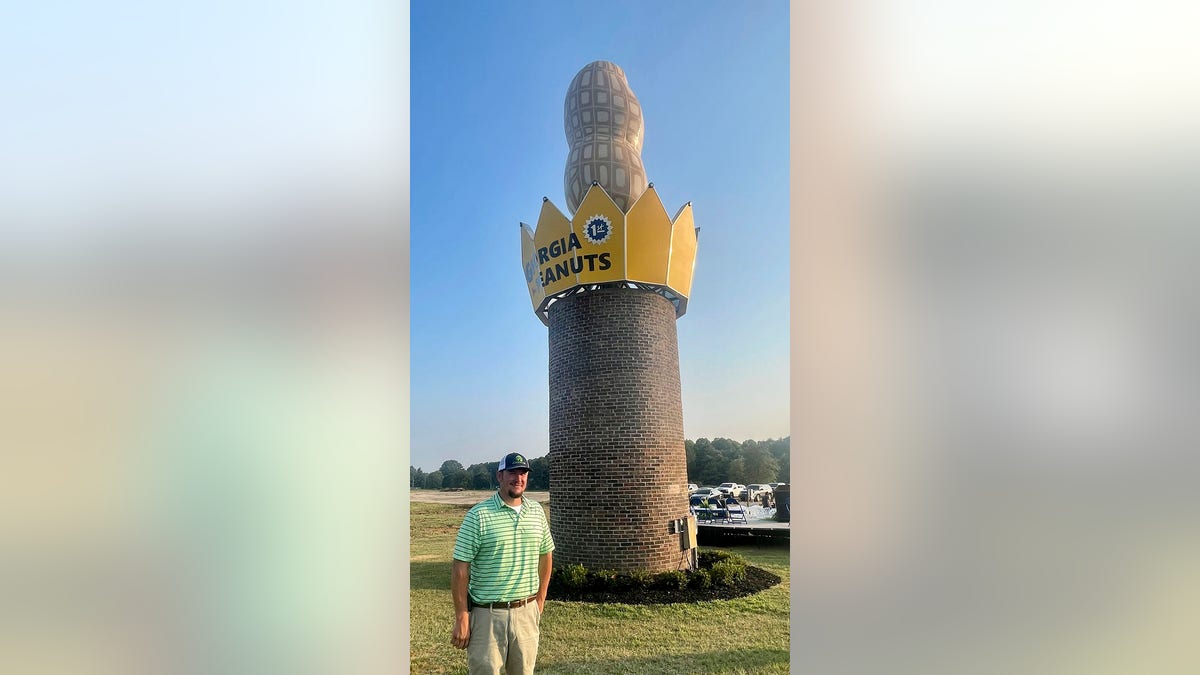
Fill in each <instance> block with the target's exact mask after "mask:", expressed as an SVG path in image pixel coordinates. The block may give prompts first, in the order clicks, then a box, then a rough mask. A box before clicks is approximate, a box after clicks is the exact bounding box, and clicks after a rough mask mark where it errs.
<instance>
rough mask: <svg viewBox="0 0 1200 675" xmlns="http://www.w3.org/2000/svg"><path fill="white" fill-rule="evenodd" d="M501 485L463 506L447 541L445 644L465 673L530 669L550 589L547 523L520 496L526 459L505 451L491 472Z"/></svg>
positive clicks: (524, 673) (520, 674) (525, 674)
mask: <svg viewBox="0 0 1200 675" xmlns="http://www.w3.org/2000/svg"><path fill="white" fill-rule="evenodd" d="M496 478H497V480H498V481H499V483H500V489H499V490H497V492H496V494H494V495H492V496H491V498H490V499H487V500H486V501H482V502H480V503H478V504H476V505H475V506H474V507H472V508H471V510H470V511H467V515H466V517H465V518H463V524H462V527H460V528H458V538H457V539H456V540H455V542H454V564H453V569H452V571H451V573H450V593H451V595H452V596H453V597H454V628H453V629H452V631H451V633H450V644H452V645H454V646H455V647H458V648H459V649H466V650H467V667H468V668H469V670H470V672H471V675H477V674H481V673H488V674H492V675H495V674H498V673H500V672H501V668H503V669H504V671H505V672H506V673H507V675H532V673H533V666H534V663H536V661H537V650H538V638H539V636H540V635H541V631H540V628H539V626H540V625H541V621H542V611H543V609H544V608H545V606H546V591H547V589H549V587H550V567H551V551H553V550H554V540H553V539H551V537H550V523H548V522H547V521H546V512H545V511H543V510H542V505H541V504H538V503H537V502H535V501H532V500H528V499H524V498H523V496H524V494H525V486H526V484H527V483H528V481H529V464H528V463H527V462H526V461H525V457H524V456H523V455H521V454H519V453H516V452H510V453H509V454H507V455H505V456H504V458H503V459H501V460H500V467H499V469H498V470H497V472H496Z"/></svg>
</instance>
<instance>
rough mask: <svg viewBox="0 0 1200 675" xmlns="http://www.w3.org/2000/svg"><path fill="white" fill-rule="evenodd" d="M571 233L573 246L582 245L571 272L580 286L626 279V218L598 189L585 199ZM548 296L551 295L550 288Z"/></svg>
mask: <svg viewBox="0 0 1200 675" xmlns="http://www.w3.org/2000/svg"><path fill="white" fill-rule="evenodd" d="M571 231H572V234H574V235H575V240H574V241H573V242H572V244H574V243H578V244H579V248H578V249H577V250H575V251H574V253H575V255H576V257H577V258H578V260H577V262H576V263H575V268H574V269H573V270H571V271H573V272H575V274H574V275H573V276H574V277H578V280H579V283H581V284H598V283H603V282H606V281H620V280H622V279H624V278H625V214H624V213H622V212H621V209H620V208H619V207H617V205H616V203H615V202H613V200H612V198H611V197H609V196H608V194H607V193H605V192H604V189H603V188H601V187H600V186H599V185H593V186H592V187H591V188H589V189H588V191H587V194H586V195H584V197H583V201H582V202H580V204H579V209H577V210H576V211H575V217H574V218H572V219H571ZM556 271H557V270H556ZM546 292H547V293H550V292H551V291H550V289H549V287H547V289H546Z"/></svg>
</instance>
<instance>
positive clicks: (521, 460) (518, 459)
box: [513, 455, 525, 464]
mask: <svg viewBox="0 0 1200 675" xmlns="http://www.w3.org/2000/svg"><path fill="white" fill-rule="evenodd" d="M513 461H515V462H518V463H521V464H524V463H525V458H524V457H522V456H520V455H517V456H516V457H515V458H514V459H513Z"/></svg>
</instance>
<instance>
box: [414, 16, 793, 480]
mask: <svg viewBox="0 0 1200 675" xmlns="http://www.w3.org/2000/svg"><path fill="white" fill-rule="evenodd" d="M787 18H788V7H787V4H786V3H784V2H757V3H724V2H701V3H695V2H655V3H643V2H617V3H606V4H605V5H604V6H603V11H597V9H596V6H595V5H587V4H583V3H575V4H569V5H560V4H559V3H551V2H542V3H521V4H513V3H491V4H483V3H478V4H474V3H473V4H470V5H464V4H458V3H442V2H426V1H418V2H413V3H412V13H411V31H412V32H411V49H412V51H411V58H412V61H411V80H410V81H411V87H412V89H411V105H412V116H411V148H412V155H411V172H412V173H411V195H412V197H411V199H412V201H411V237H412V257H411V259H412V297H411V326H412V329H411V330H412V333H411V339H412V341H411V374H412V380H411V383H412V388H411V400H412V408H411V411H412V424H411V428H412V464H413V465H414V466H418V467H421V468H423V469H425V470H427V471H430V470H433V469H435V468H437V466H439V465H440V464H441V463H442V461H444V460H446V459H457V460H459V461H461V462H463V463H464V464H471V463H475V462H481V461H496V460H498V459H499V458H500V456H501V455H502V454H503V453H504V452H508V451H511V450H520V451H522V452H525V453H527V454H530V455H533V456H540V455H543V454H545V452H546V447H547V415H548V411H547V407H548V402H547V337H546V328H545V327H544V326H543V325H542V324H541V322H539V321H538V320H537V318H536V317H535V316H534V314H533V312H532V310H531V307H530V304H529V297H528V293H527V291H526V289H525V284H524V280H523V277H522V274H521V265H520V239H519V237H518V233H519V229H518V223H519V222H521V221H524V222H526V223H529V224H531V225H532V224H533V223H535V222H536V220H537V214H538V210H539V208H540V206H541V198H542V196H547V197H549V198H550V199H551V200H552V201H553V202H554V203H555V204H557V205H558V206H559V207H560V208H561V209H563V210H564V211H565V209H566V204H565V201H566V200H565V198H564V195H563V187H562V185H563V167H564V161H565V159H566V154H567V149H568V148H567V143H566V139H565V137H564V135H563V127H562V105H563V98H564V96H565V94H566V88H567V85H568V84H569V82H570V80H571V78H572V77H573V76H574V74H575V73H576V72H577V71H578V70H579V69H580V68H581V67H583V66H584V65H585V64H587V63H589V62H591V61H594V60H598V59H603V60H608V61H613V62H615V63H617V64H618V65H620V66H621V67H622V68H623V69H624V70H625V72H626V75H627V77H628V79H629V83H630V86H631V87H632V88H633V91H634V93H635V94H636V95H637V96H638V99H639V100H640V101H641V103H642V106H643V110H644V114H645V120H646V122H645V123H646V132H645V138H646V142H645V149H644V151H643V153H642V159H643V162H644V164H645V166H646V170H647V175H648V177H649V179H650V181H651V182H653V183H654V184H655V188H656V189H657V190H658V192H659V195H660V196H661V197H662V199H663V203H664V206H665V207H666V209H667V211H668V213H674V212H675V211H676V210H677V209H678V208H679V207H680V206H682V205H683V204H684V203H685V202H687V201H692V202H693V205H694V209H695V215H696V224H697V225H698V226H699V227H700V228H701V233H700V248H699V253H698V256H697V262H696V276H695V281H694V286H693V288H692V296H691V300H690V303H689V305H688V313H687V314H686V315H685V316H684V317H683V318H681V319H680V320H679V324H678V328H679V350H680V369H681V373H680V374H681V379H682V385H683V403H684V411H683V412H684V427H685V435H686V436H687V437H688V438H699V437H710V438H712V437H717V436H725V437H729V438H734V439H737V440H744V439H746V438H756V439H765V438H768V437H780V436H786V435H789V433H790V429H789V426H788V358H789V357H788V312H789V303H788V204H789V202H788V29H787V25H788V21H787Z"/></svg>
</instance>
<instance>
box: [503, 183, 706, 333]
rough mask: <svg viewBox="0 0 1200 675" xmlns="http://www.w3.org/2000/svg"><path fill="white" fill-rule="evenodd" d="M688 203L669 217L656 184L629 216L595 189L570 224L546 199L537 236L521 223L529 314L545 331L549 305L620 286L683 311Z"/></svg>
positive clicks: (690, 262)
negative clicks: (648, 293) (655, 296)
mask: <svg viewBox="0 0 1200 675" xmlns="http://www.w3.org/2000/svg"><path fill="white" fill-rule="evenodd" d="M696 232H697V229H696V227H695V225H694V224H693V220H692V203H691V202H688V203H687V204H684V205H683V208H681V209H679V212H678V213H676V214H675V217H674V218H668V217H667V210H666V209H665V208H664V207H663V204H662V200H661V199H659V196H658V192H656V191H655V190H654V184H653V183H651V184H650V186H649V187H648V188H647V189H646V191H645V192H643V193H642V195H641V196H640V197H638V199H637V201H636V202H634V204H633V206H631V207H629V211H628V212H624V211H622V210H621V208H620V207H619V206H617V204H616V202H614V201H613V200H612V198H611V197H609V196H608V193H607V192H606V191H605V190H604V188H603V187H601V186H600V185H599V184H598V183H593V184H592V186H591V187H590V188H588V191H587V194H585V195H584V197H583V201H582V202H580V204H579V208H578V209H576V210H575V216H574V217H573V218H570V219H568V218H567V217H566V216H564V215H563V214H562V212H561V211H559V210H558V208H557V207H556V206H554V204H553V203H551V202H550V200H549V199H543V200H542V212H541V214H540V215H539V216H538V222H537V231H536V232H535V231H534V230H532V229H530V227H529V226H528V225H526V224H525V223H521V259H522V264H523V267H524V270H525V282H526V284H527V285H528V286H529V300H530V302H532V303H533V311H534V312H535V313H536V314H537V315H538V318H539V319H541V320H542V323H544V324H547V325H549V319H548V318H547V311H548V310H549V308H550V305H552V304H554V303H555V302H556V301H558V300H560V299H562V298H564V297H566V296H568V295H571V294H573V293H580V292H586V291H589V290H595V289H596V288H600V287H608V286H624V287H628V288H642V289H646V290H650V291H653V292H655V293H658V294H659V295H662V296H663V297H665V298H667V299H668V300H670V301H671V302H672V303H673V304H674V305H675V316H676V317H680V316H683V314H684V312H686V311H687V302H688V295H689V294H690V293H691V292H692V272H693V271H694V269H695V265H696Z"/></svg>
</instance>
